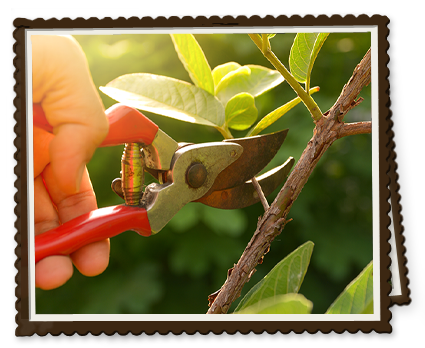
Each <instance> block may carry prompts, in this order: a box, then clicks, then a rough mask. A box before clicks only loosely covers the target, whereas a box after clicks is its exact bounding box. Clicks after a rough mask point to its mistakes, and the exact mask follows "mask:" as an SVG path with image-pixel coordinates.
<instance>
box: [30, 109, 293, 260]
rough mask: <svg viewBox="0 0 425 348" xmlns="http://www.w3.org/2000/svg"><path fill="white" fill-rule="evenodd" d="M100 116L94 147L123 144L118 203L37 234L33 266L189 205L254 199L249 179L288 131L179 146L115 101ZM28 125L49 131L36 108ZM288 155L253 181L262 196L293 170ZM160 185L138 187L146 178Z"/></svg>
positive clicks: (234, 204) (149, 228)
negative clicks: (103, 119) (99, 137)
mask: <svg viewBox="0 0 425 348" xmlns="http://www.w3.org/2000/svg"><path fill="white" fill-rule="evenodd" d="M106 115H107V117H108V121H109V133H108V135H107V136H106V138H105V140H104V141H103V142H102V144H101V145H100V146H115V145H122V144H125V148H124V153H123V156H122V158H121V177H120V178H118V179H115V180H114V181H113V182H112V185H111V186H112V190H113V191H114V192H115V193H117V194H118V195H119V196H120V197H121V198H123V199H124V201H125V203H124V204H122V205H117V206H111V207H105V208H100V209H97V210H94V211H92V212H89V213H86V214H83V215H81V216H79V217H77V218H75V219H73V220H70V221H68V222H66V223H64V224H62V225H60V226H58V227H57V228H54V229H52V230H50V231H47V232H45V233H42V234H40V235H38V236H36V237H35V262H38V261H40V260H42V259H43V258H45V257H47V256H52V255H69V254H71V253H72V252H74V251H76V250H77V249H79V248H81V247H82V246H84V245H86V244H89V243H93V242H96V241H99V240H103V239H106V238H110V237H114V236H116V235H118V234H120V233H122V232H124V231H128V230H132V231H135V232H137V233H138V234H140V235H142V236H150V235H152V234H156V233H158V232H159V231H160V230H161V229H162V228H163V227H164V226H165V225H166V224H167V223H168V222H169V221H170V220H171V218H172V217H173V216H174V215H175V214H176V213H177V212H178V211H179V210H180V209H181V208H182V207H183V206H184V205H186V204H187V203H189V202H201V203H203V204H206V205H209V206H212V207H215V208H221V209H239V208H243V207H246V206H249V205H252V204H254V203H256V202H258V201H259V196H258V193H257V191H256V190H255V187H254V185H252V183H251V182H250V179H252V178H253V177H255V175H257V174H258V173H259V172H260V171H261V170H262V169H263V168H264V167H265V166H266V165H267V164H268V163H269V162H270V161H271V159H272V158H273V157H274V156H275V155H276V153H277V151H278V150H279V148H280V147H281V145H282V143H283V141H284V140H285V137H286V134H287V132H288V130H283V131H280V132H276V133H272V134H267V135H261V136H255V137H249V138H241V139H229V140H224V141H222V142H210V143H203V144H188V143H177V142H176V141H174V140H173V139H172V138H171V137H169V136H168V135H167V134H166V133H164V132H163V131H162V130H161V129H159V127H158V126H157V125H156V124H155V123H153V122H152V121H151V120H149V119H148V118H147V117H146V116H144V115H143V114H142V113H140V112H139V111H138V110H136V109H134V108H132V107H129V106H126V105H123V104H115V105H114V106H112V107H111V108H109V109H108V110H106ZM33 120H34V125H36V126H38V127H40V128H43V129H45V130H47V131H49V132H52V131H53V128H52V126H51V125H50V124H49V123H48V121H47V119H46V117H45V115H44V112H43V109H42V107H41V106H40V105H38V104H34V105H33ZM293 163H294V159H293V158H292V157H290V158H289V159H288V160H287V161H286V162H285V163H284V164H282V165H281V166H279V167H277V168H274V169H272V170H271V171H269V172H267V173H265V174H263V175H261V176H259V177H258V178H257V180H258V182H259V183H260V185H261V187H262V190H263V192H264V194H265V195H268V194H270V193H271V192H272V191H273V190H274V189H275V188H277V187H278V185H279V184H280V183H282V182H283V181H284V180H285V178H286V176H287V175H288V173H289V171H290V170H291V168H292V165H293ZM145 171H146V172H149V173H150V174H151V175H153V176H154V177H155V178H156V179H157V180H158V183H152V184H150V185H148V186H146V188H145V190H143V187H144V173H145Z"/></svg>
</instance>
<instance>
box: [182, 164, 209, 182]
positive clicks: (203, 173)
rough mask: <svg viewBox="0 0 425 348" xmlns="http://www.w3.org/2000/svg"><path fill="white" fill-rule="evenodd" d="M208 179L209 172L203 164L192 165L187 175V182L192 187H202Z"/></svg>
mask: <svg viewBox="0 0 425 348" xmlns="http://www.w3.org/2000/svg"><path fill="white" fill-rule="evenodd" d="M206 179H207V170H206V169H205V167H204V165H203V164H202V163H194V164H192V165H191V166H190V167H189V169H188V170H187V173H186V180H187V183H188V184H189V186H190V187H193V188H198V187H201V186H202V185H203V184H204V182H205V180H206Z"/></svg>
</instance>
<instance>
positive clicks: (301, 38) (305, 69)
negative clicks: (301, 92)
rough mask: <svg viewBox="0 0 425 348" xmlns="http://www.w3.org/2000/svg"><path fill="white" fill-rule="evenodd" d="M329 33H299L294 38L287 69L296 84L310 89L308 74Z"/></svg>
mask: <svg viewBox="0 0 425 348" xmlns="http://www.w3.org/2000/svg"><path fill="white" fill-rule="evenodd" d="M328 35H329V33H299V34H297V36H296V37H295V40H294V43H293V44H292V47H291V53H290V55H289V67H290V69H291V73H292V75H293V76H294V77H295V79H296V80H297V81H298V82H302V83H306V87H307V88H306V89H310V74H311V70H312V69H313V64H314V61H315V60H316V57H317V54H318V53H319V51H320V49H321V48H322V46H323V43H324V42H325V40H326V38H327V37H328Z"/></svg>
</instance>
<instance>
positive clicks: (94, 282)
mask: <svg viewBox="0 0 425 348" xmlns="http://www.w3.org/2000/svg"><path fill="white" fill-rule="evenodd" d="M195 37H196V39H197V40H198V42H199V44H200V45H201V47H202V49H203V50H204V52H205V55H206V57H207V59H208V61H209V64H210V66H211V68H214V67H215V66H217V65H219V64H223V63H226V62H228V61H235V62H237V63H239V64H241V65H245V64H258V65H264V66H266V67H269V68H273V67H272V66H271V65H270V64H269V63H268V61H267V60H266V59H265V58H264V57H263V56H262V54H261V52H260V51H259V50H258V48H257V47H256V46H255V45H254V43H253V42H252V41H251V40H250V38H249V37H248V35H246V34H215V35H207V34H202V35H195ZM294 37H295V34H278V35H276V36H275V37H274V38H273V40H272V41H271V45H272V50H273V51H274V53H275V54H276V55H277V56H278V57H279V59H280V60H281V62H283V64H285V65H286V66H287V67H288V56H289V50H290V47H291V45H292V42H293V40H294ZM76 39H77V40H78V41H79V42H80V44H81V46H82V48H83V50H84V52H85V53H86V55H87V59H88V63H89V67H90V71H91V73H92V76H93V80H94V83H95V85H96V87H99V86H104V85H106V84H107V83H108V82H109V81H111V80H113V79H114V78H116V77H118V76H120V75H123V74H128V73H136V72H146V73H153V74H158V75H166V76H170V77H174V78H177V79H181V80H185V81H188V82H191V81H190V79H189V76H188V74H187V72H186V71H185V69H184V68H183V66H182V64H181V63H180V61H179V59H178V57H177V54H176V52H175V51H174V47H173V44H172V41H171V38H170V36H169V35H165V34H164V35H159V34H157V35H98V36H95V35H93V36H91V35H87V36H76ZM369 47H370V34H369V33H354V34H349V33H340V34H331V35H329V37H328V39H327V40H326V42H325V44H324V46H323V48H322V50H321V52H320V53H319V55H318V57H317V59H316V63H315V66H314V68H313V72H312V76H311V86H312V87H313V86H316V85H319V86H320V88H321V89H320V92H318V93H316V94H315V95H314V99H315V100H316V102H317V103H318V105H319V106H320V108H321V110H322V111H323V112H324V111H326V110H328V109H329V108H330V107H331V106H332V105H333V103H334V102H335V101H336V99H337V98H338V96H339V94H340V92H341V90H342V88H343V86H344V84H345V83H346V82H347V81H348V79H349V78H350V77H351V74H352V72H353V69H354V68H355V66H356V65H357V64H358V63H359V62H360V60H361V59H362V57H363V55H364V54H365V53H366V51H367V50H368V48H369ZM361 96H362V97H363V98H364V99H365V100H364V102H363V103H361V104H360V106H358V107H356V108H355V109H354V110H352V111H350V113H348V115H347V116H346V121H347V122H355V121H364V120H370V119H371V90H370V86H369V87H367V88H365V89H363V91H362V92H361ZM101 97H102V100H103V103H104V105H105V108H108V107H109V106H111V105H113V104H114V103H115V102H114V101H113V100H112V99H110V98H109V97H107V96H105V95H102V94H101ZM294 97H295V93H294V92H293V90H292V89H291V88H290V87H289V86H288V85H287V84H286V83H282V84H281V85H279V86H278V87H276V88H275V89H273V90H272V91H270V92H268V93H266V94H264V95H262V96H260V97H257V98H256V101H255V103H256V107H257V108H258V114H259V119H261V118H262V117H264V116H265V115H267V114H268V113H269V112H271V111H272V110H274V109H276V108H277V107H279V106H281V105H282V104H284V103H286V102H287V101H289V100H291V99H293V98H294ZM145 114H146V115H147V116H148V117H150V118H151V119H152V120H153V121H154V122H155V123H157V124H158V125H159V127H160V128H161V129H163V130H164V131H165V132H166V133H168V134H169V135H170V136H171V137H173V138H174V139H175V140H176V141H183V142H194V143H200V142H208V141H220V140H222V137H221V135H220V133H219V132H218V131H216V130H215V129H213V128H210V127H203V126H199V125H193V124H189V123H184V122H179V121H177V120H174V119H170V118H166V117H162V116H158V115H154V114H149V113H145ZM284 128H289V130H290V131H289V133H288V137H287V138H286V140H285V143H284V145H283V146H282V149H281V150H280V151H279V153H278V154H277V156H276V157H275V158H274V159H273V161H272V163H271V164H270V165H269V166H268V167H267V169H270V168H272V167H274V166H276V165H279V164H282V163H283V162H284V161H285V160H286V159H287V158H288V157H289V156H293V157H294V158H295V160H296V161H297V160H298V159H299V157H300V155H301V153H302V151H303V150H304V148H305V146H306V144H307V142H308V141H309V140H310V138H311V137H312V131H313V128H314V124H313V121H312V119H311V116H310V114H309V112H308V110H307V109H306V108H305V107H304V105H303V104H299V105H298V106H296V107H295V108H294V109H292V110H291V111H290V112H288V113H287V114H286V115H284V116H283V117H282V118H281V119H280V120H279V121H277V122H276V123H275V124H273V125H272V126H271V127H269V128H267V129H265V130H264V131H263V132H262V133H269V132H273V131H277V130H280V129H284ZM245 133H246V131H244V132H239V133H238V132H237V131H233V134H234V136H235V137H239V136H240V137H241V136H244V135H245ZM371 148H372V145H371V136H370V135H356V136H350V137H346V138H343V139H340V140H338V141H336V142H335V143H334V144H333V145H332V147H331V148H330V149H329V150H328V151H327V152H326V154H325V155H324V156H323V157H322V159H321V160H320V161H319V163H318V165H317V167H316V168H315V170H314V171H313V174H312V175H311V177H310V179H309V181H308V182H307V184H306V185H305V187H304V189H303V191H302V192H301V194H300V196H299V197H298V199H297V201H296V202H295V204H294V205H293V208H292V210H291V212H290V214H289V216H288V217H289V218H293V221H292V222H290V223H289V224H288V225H287V226H286V227H285V229H284V231H283V233H282V234H281V235H280V236H279V237H278V238H277V239H276V240H275V241H274V242H273V243H272V246H271V251H270V252H269V253H268V254H267V255H266V257H265V259H264V263H263V264H262V265H259V266H258V267H257V272H256V273H255V274H254V275H253V277H252V279H251V281H250V282H249V283H248V284H247V285H246V286H245V287H244V290H243V293H242V296H241V298H242V297H243V296H244V295H245V294H246V292H247V291H248V290H249V289H250V288H251V287H252V286H253V285H254V284H256V283H257V282H258V281H259V280H261V279H262V278H263V277H264V276H265V275H266V274H267V273H268V272H269V271H270V270H271V269H272V268H273V266H274V265H276V264H277V263H278V262H279V261H280V260H282V259H283V258H284V257H285V256H286V255H288V254H289V253H290V252H292V251H293V250H295V249H296V248H297V247H298V246H300V245H301V244H303V243H305V242H306V241H309V240H311V241H313V242H314V244H315V249H314V252H313V255H312V258H311V263H310V267H309V269H308V272H307V274H306V276H305V279H304V283H303V285H302V287H301V289H300V293H301V294H303V295H304V296H305V297H306V298H308V299H309V300H311V301H312V302H313V304H314V307H313V313H324V312H325V311H326V309H327V308H328V307H329V305H330V304H331V303H332V302H333V301H334V300H335V298H336V297H337V296H338V295H339V294H340V293H341V292H342V291H343V289H344V288H345V286H346V285H347V284H348V283H349V282H350V281H351V280H352V279H354V277H356V276H357V275H358V274H359V273H360V272H361V270H362V269H363V268H364V267H365V266H366V265H367V264H368V263H369V262H370V261H371V259H372V169H371V166H372V152H371ZM121 154H122V148H121V147H115V148H100V149H98V150H97V151H96V153H95V155H94V157H93V159H92V161H91V162H90V163H89V165H88V169H89V172H90V176H91V179H92V183H93V187H94V190H95V192H96V195H97V200H98V205H99V207H105V206H110V205H116V204H121V203H122V200H121V199H120V198H119V197H118V196H116V195H115V194H114V193H113V192H112V191H111V189H110V183H111V181H112V180H113V179H114V178H116V177H118V176H119V172H120V158H121ZM147 177H148V178H147V179H146V180H145V184H149V183H150V182H152V181H153V179H152V178H151V177H149V175H147ZM277 192H278V190H276V192H274V193H273V194H272V195H270V196H269V197H268V200H269V202H271V201H272V200H273V199H274V197H275V196H276V194H277ZM263 212H264V210H263V208H262V205H261V204H260V203H257V204H256V205H254V206H251V207H248V208H245V209H243V210H235V211H223V210H218V209H215V208H210V207H207V206H203V205H201V204H199V203H191V204H189V205H187V206H185V207H184V208H183V209H182V210H181V211H180V212H179V213H178V214H177V215H176V216H175V217H174V218H173V219H172V220H171V221H170V223H169V224H168V225H167V226H166V227H165V228H164V229H163V230H162V231H161V232H160V233H159V234H157V235H155V236H152V237H149V238H144V237H140V236H138V235H137V234H136V233H134V232H125V233H123V234H121V235H119V236H117V237H114V238H113V239H111V258H110V264H109V267H108V268H107V270H106V271H105V272H104V273H103V274H101V275H99V276H97V277H93V278H87V277H84V276H81V275H80V274H79V273H78V271H77V270H75V273H74V276H73V277H72V279H71V280H70V281H68V283H66V284H65V285H64V286H62V287H60V288H58V289H56V290H50V291H43V290H40V289H37V291H36V312H37V313H38V314H78V313H83V314H85V313H101V314H103V313H123V314H126V313H205V312H206V311H207V309H208V307H207V303H208V301H207V296H208V294H210V293H212V292H214V291H215V290H217V289H219V288H220V287H221V285H222V284H223V283H224V281H225V279H226V275H227V270H228V269H229V268H231V267H232V266H233V264H234V263H236V262H237V261H238V259H239V257H240V255H241V254H242V252H243V250H244V249H245V247H246V245H247V243H248V241H249V240H250V238H251V236H252V234H253V232H254V231H255V228H256V224H257V220H258V217H259V216H261V215H262V213H263ZM238 301H239V300H238ZM238 301H236V302H235V303H234V304H233V306H232V308H231V311H232V310H233V309H234V308H235V307H236V305H237V303H238Z"/></svg>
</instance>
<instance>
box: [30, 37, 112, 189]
mask: <svg viewBox="0 0 425 348" xmlns="http://www.w3.org/2000/svg"><path fill="white" fill-rule="evenodd" d="M31 41H32V64H33V69H32V70H33V102H34V103H41V105H42V107H43V110H44V113H45V115H46V118H47V120H48V121H49V123H50V124H51V125H52V126H53V132H54V134H55V137H54V138H53V140H52V141H51V143H50V146H49V155H50V163H51V168H52V172H53V175H54V177H55V178H56V180H57V185H58V189H60V190H62V191H63V192H64V193H66V194H74V193H76V192H78V190H79V185H80V182H81V178H82V175H83V172H84V166H85V164H86V163H87V162H88V161H89V160H90V159H91V157H92V155H93V153H94V151H95V149H96V147H97V146H98V145H99V144H100V143H101V142H102V140H103V139H104V137H105V136H106V134H107V132H108V122H107V119H106V116H105V113H104V109H103V105H102V102H101V100H100V97H99V95H98V93H97V91H96V88H95V86H94V83H93V81H92V78H91V75H90V72H89V69H88V64H87V61H86V57H85V55H84V53H83V51H82V49H81V47H80V46H79V44H78V43H77V41H76V40H75V39H73V38H72V37H68V36H50V35H36V36H32V37H31Z"/></svg>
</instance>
